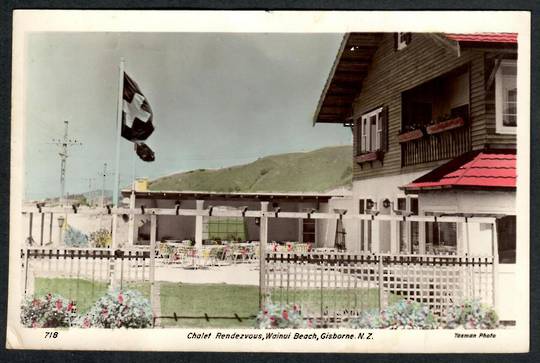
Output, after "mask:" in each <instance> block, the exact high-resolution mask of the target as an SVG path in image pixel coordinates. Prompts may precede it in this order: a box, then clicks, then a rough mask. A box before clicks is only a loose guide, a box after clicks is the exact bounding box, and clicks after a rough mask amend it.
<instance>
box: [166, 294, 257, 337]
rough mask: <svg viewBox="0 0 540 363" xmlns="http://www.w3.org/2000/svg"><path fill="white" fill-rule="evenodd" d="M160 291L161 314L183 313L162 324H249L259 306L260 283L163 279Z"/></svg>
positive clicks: (182, 325) (186, 325) (232, 325)
mask: <svg viewBox="0 0 540 363" xmlns="http://www.w3.org/2000/svg"><path fill="white" fill-rule="evenodd" d="M160 291H161V314H162V315H164V316H173V315H174V313H176V314H177V316H182V317H183V318H182V319H179V320H178V321H175V320H174V319H163V320H162V321H161V325H162V326H176V327H199V328H208V327H212V328H218V327H219V328H225V327H227V328H250V327H253V324H254V322H255V315H256V314H257V312H258V310H259V288H258V287H257V286H243V285H227V284H185V283H161V289H160ZM205 314H206V315H207V316H208V318H209V319H208V321H207V320H206V318H205ZM235 314H236V315H238V317H239V318H240V320H241V321H239V320H238V319H237V318H236V317H235ZM185 317H190V318H185Z"/></svg>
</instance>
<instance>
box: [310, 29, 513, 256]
mask: <svg viewBox="0 0 540 363" xmlns="http://www.w3.org/2000/svg"><path fill="white" fill-rule="evenodd" d="M516 59H517V34H508V33H478V34H435V33H432V34H427V33H418V34H417V33H351V34H346V35H345V36H344V38H343V41H342V44H341V47H340V49H339V51H338V54H337V56H336V59H335V62H334V65H333V67H332V69H331V72H330V75H329V77H328V80H327V82H326V85H325V87H324V90H323V92H322V95H321V97H320V100H319V104H318V107H317V110H316V113H315V116H314V123H315V124H318V123H335V124H340V125H343V126H346V127H351V129H352V132H353V139H354V154H353V156H352V157H353V160H352V161H353V202H352V205H351V209H353V212H357V213H369V212H372V213H373V212H376V213H380V214H400V215H409V214H419V215H434V216H440V215H458V216H496V217H497V218H498V228H497V240H498V252H499V259H500V262H501V263H510V264H512V263H514V262H515V244H516V238H515V228H516V217H515V215H516V212H515V193H516V127H517V114H516V110H517V82H516V74H517V66H516ZM465 226H466V228H465ZM491 233H492V232H491V228H487V226H483V225H482V224H476V225H475V224H472V223H470V225H467V224H460V225H457V224H456V223H418V222H390V221H381V222H378V223H372V222H371V221H363V222H361V223H359V224H358V225H350V226H347V249H348V250H351V251H373V252H389V253H427V254H439V253H444V254H447V253H450V254H456V253H460V254H461V253H474V254H492V252H493V251H492V250H491V248H492V247H491V241H492V238H491V237H492V236H491Z"/></svg>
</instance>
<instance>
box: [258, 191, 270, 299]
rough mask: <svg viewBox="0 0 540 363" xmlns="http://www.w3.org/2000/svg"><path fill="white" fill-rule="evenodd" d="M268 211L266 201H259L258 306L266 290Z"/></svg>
mask: <svg viewBox="0 0 540 363" xmlns="http://www.w3.org/2000/svg"><path fill="white" fill-rule="evenodd" d="M267 211H268V202H261V212H263V215H262V216H261V222H260V231H259V241H260V243H259V249H260V250H259V256H260V257H259V307H260V308H262V307H263V305H264V303H265V294H266V293H267V291H266V246H267V244H268V217H267V216H266V215H265V214H264V213H266V212H267Z"/></svg>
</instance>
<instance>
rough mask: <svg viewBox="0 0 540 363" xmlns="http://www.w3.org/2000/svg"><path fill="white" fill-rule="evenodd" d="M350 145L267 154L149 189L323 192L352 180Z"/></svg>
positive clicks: (162, 181) (182, 175) (159, 181)
mask: <svg viewBox="0 0 540 363" xmlns="http://www.w3.org/2000/svg"><path fill="white" fill-rule="evenodd" d="M351 155H352V147H351V146H335V147H326V148H322V149H318V150H314V151H310V152H301V153H289V154H279V155H272V156H267V157H264V158H260V159H257V160H256V161H254V162H252V163H249V164H244V165H239V166H233V167H228V168H222V169H215V170H205V169H198V170H193V171H188V172H184V173H178V174H173V175H169V176H166V177H162V178H158V179H156V180H153V181H151V182H150V183H149V188H150V189H151V190H190V191H215V192H324V191H327V190H331V189H336V188H339V187H343V186H350V184H351V181H352V164H351V163H352V160H351Z"/></svg>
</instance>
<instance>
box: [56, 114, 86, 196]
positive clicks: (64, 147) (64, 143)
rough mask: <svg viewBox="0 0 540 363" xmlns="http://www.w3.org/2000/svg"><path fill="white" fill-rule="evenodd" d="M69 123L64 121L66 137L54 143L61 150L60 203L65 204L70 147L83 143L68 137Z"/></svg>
mask: <svg viewBox="0 0 540 363" xmlns="http://www.w3.org/2000/svg"><path fill="white" fill-rule="evenodd" d="M68 125H69V121H64V137H63V138H62V139H53V140H52V143H53V144H54V145H56V146H59V147H60V152H59V153H58V155H60V204H61V205H63V204H64V203H65V200H64V194H65V190H66V166H67V158H68V156H69V154H68V148H69V147H71V146H75V145H78V146H80V145H82V143H81V142H79V141H78V140H76V139H70V138H69V137H68Z"/></svg>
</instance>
